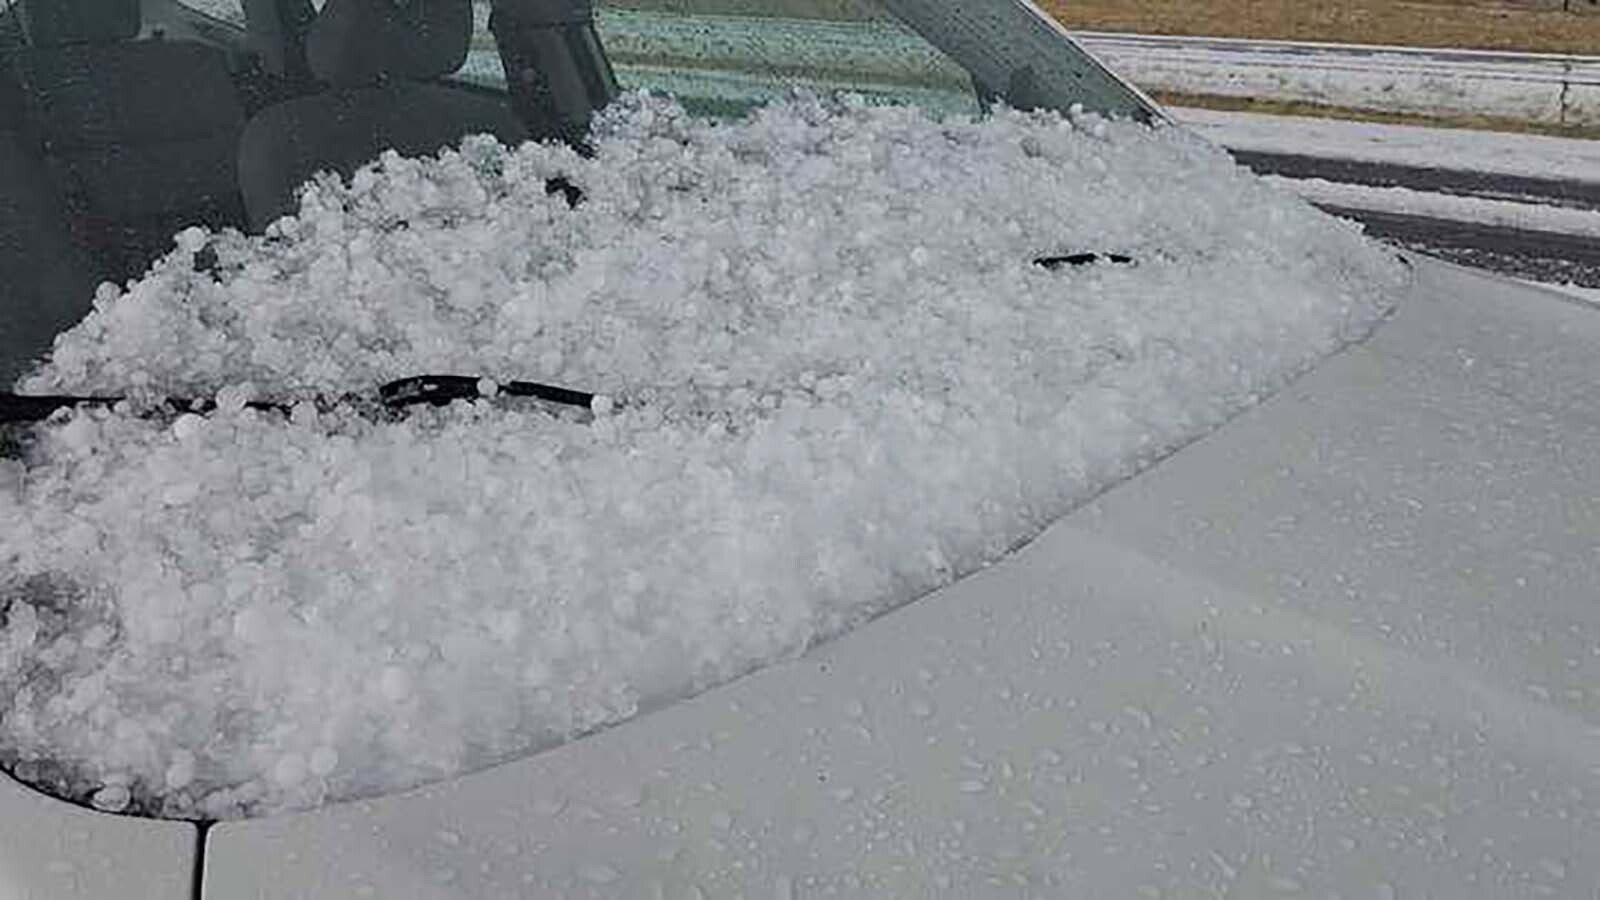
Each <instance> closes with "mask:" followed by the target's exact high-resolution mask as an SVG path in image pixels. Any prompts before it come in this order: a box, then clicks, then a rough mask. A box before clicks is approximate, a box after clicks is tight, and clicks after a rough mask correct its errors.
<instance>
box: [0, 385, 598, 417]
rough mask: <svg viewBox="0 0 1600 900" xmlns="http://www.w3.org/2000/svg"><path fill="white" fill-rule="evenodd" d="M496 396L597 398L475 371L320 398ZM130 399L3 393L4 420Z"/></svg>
mask: <svg viewBox="0 0 1600 900" xmlns="http://www.w3.org/2000/svg"><path fill="white" fill-rule="evenodd" d="M493 397H524V398H530V399H534V400H543V401H545V402H547V403H557V404H561V405H563V406H575V407H579V408H581V409H590V408H592V406H593V404H594V399H595V395H594V394H591V393H588V392H587V391H578V390H573V389H571V388H565V387H559V386H556V385H551V384H540V383H539V382H535V381H508V382H503V383H502V382H496V381H493V380H492V379H485V378H476V377H473V376H470V375H417V376H413V377H411V378H401V379H399V380H397V381H391V382H389V383H388V384H385V385H382V386H381V387H379V388H378V391H377V395H376V397H370V396H363V395H361V394H344V395H341V396H339V397H335V398H331V399H330V398H320V399H318V400H317V401H316V402H318V403H319V404H321V405H338V404H340V403H345V404H360V403H372V402H373V401H374V400H376V401H377V403H378V404H379V405H380V406H382V407H383V408H384V409H388V410H393V411H397V412H398V411H401V410H404V409H406V408H407V407H411V406H417V405H420V404H424V403H426V404H429V405H431V406H445V405H448V404H450V403H453V402H455V401H457V400H481V399H489V398H493ZM126 399H128V398H125V397H89V396H73V395H66V394H54V395H30V394H13V393H0V424H12V425H14V424H25V423H30V422H42V421H44V420H45V419H48V418H50V416H52V415H54V414H55V413H56V412H57V411H58V410H63V409H74V408H77V407H80V406H88V407H101V408H109V407H113V406H116V405H117V404H118V403H122V402H123V401H124V400H126ZM244 405H245V407H246V408H247V409H253V410H257V411H260V412H275V413H282V414H284V415H289V414H290V412H292V411H293V409H294V406H295V404H294V403H292V402H281V401H271V400H252V401H248V402H246V403H245V404H244ZM154 407H155V409H156V410H162V409H165V410H167V411H169V412H175V413H185V412H191V413H199V414H201V415H206V414H209V413H212V412H215V411H216V409H217V402H216V400H214V399H210V398H206V399H184V398H177V397H168V398H165V399H163V400H161V401H159V402H158V403H156V404H154Z"/></svg>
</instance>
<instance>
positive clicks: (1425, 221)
mask: <svg viewBox="0 0 1600 900" xmlns="http://www.w3.org/2000/svg"><path fill="white" fill-rule="evenodd" d="M1231 152H1232V153H1233V156H1234V158H1235V159H1237V160H1238V161H1239V162H1240V163H1242V164H1244V165H1246V166H1248V167H1250V168H1251V169H1253V170H1254V171H1256V172H1259V173H1261V174H1263V175H1279V176H1282V177H1285V178H1322V179H1326V180H1328V181H1336V182H1342V183H1345V184H1360V185H1368V186H1371V187H1403V188H1410V189H1411V190H1416V191H1428V192H1431V193H1439V194H1451V195H1454V196H1460V197H1478V198H1483V199H1490V200H1509V201H1514V202H1518V203H1525V204H1529V205H1534V206H1555V207H1563V208H1567V209H1583V210H1594V211H1596V212H1600V182H1588V181H1566V180H1561V179H1554V178H1534V177H1528V176H1521V175H1500V174H1494V173H1486V172H1471V171H1464V170H1458V169H1447V168H1424V167H1419V166H1403V165H1391V164H1387V163H1374V162H1361V161H1353V160H1341V159H1321V158H1317V157H1312V156H1301V155H1295V154H1277V153H1259V152H1253V151H1244V150H1235V151H1231ZM1323 208H1324V209H1326V210H1328V212H1330V213H1333V214H1334V215H1338V216H1342V217H1345V218H1352V219H1356V220H1357V221H1360V222H1361V223H1363V224H1364V225H1365V226H1366V228H1367V232H1368V233H1369V234H1372V235H1374V236H1376V237H1378V238H1381V239H1384V240H1387V241H1389V242H1391V243H1393V244H1396V245H1397V246H1401V247H1404V248H1406V249H1408V250H1412V251H1416V252H1419V253H1427V254H1431V255H1433V256H1438V257H1442V258H1444V259H1447V260H1450V261H1451V262H1456V263H1461V264H1463V265H1469V266H1475V267H1478V268H1483V269H1490V270H1493V271H1496V272H1501V273H1503V274H1506V275H1511V276H1513V277H1516V278H1526V279H1530V280H1535V281H1557V282H1572V283H1574V284H1578V285H1582V286H1584V287H1600V241H1596V240H1595V239H1594V238H1593V237H1591V236H1588V235H1573V234H1566V233H1562V232H1556V231H1531V230H1524V229H1517V228H1504V227H1497V226H1491V225H1484V224H1480V223H1476V222H1462V221H1454V220H1447V219H1436V218H1431V217H1427V216H1419V215H1410V214H1405V213H1398V212H1391V211H1375V210H1364V209H1355V208H1351V207H1345V206H1330V205H1324V206H1323Z"/></svg>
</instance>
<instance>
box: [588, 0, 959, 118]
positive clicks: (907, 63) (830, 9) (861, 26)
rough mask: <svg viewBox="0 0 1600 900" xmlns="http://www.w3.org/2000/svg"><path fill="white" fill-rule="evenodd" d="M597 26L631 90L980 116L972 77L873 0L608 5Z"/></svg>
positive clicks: (674, 0) (706, 109)
mask: <svg viewBox="0 0 1600 900" xmlns="http://www.w3.org/2000/svg"><path fill="white" fill-rule="evenodd" d="M597 7H598V8H597V10H596V25H597V26H598V29H599V32H600V37H601V40H602V42H603V43H604V44H605V48H606V55H607V56H608V57H609V58H610V60H611V65H612V68H613V70H614V71H615V72H616V76H617V82H618V84H619V85H620V86H621V87H622V88H623V89H624V90H632V89H639V88H646V89H649V90H652V91H661V92H669V93H672V94H674V95H676V96H677V97H678V98H679V100H680V101H681V102H682V103H683V104H684V106H685V107H687V108H689V109H691V110H693V111H695V112H698V113H702V114H705V115H713V116H736V115H741V114H743V113H744V112H746V111H747V110H749V109H750V108H751V107H753V106H756V105H759V104H761V103H764V102H767V101H769V100H772V99H774V98H777V97H782V96H784V95H785V94H787V93H788V92H789V91H791V90H793V89H796V88H801V89H810V90H815V91H818V92H823V93H826V92H830V91H837V90H847V91H852V92H856V93H860V94H862V95H864V96H866V97H867V98H868V99H877V100H880V101H883V102H893V103H910V104H915V105H918V106H923V107H926V108H929V109H933V110H936V111H939V112H947V113H948V112H955V113H973V112H977V111H978V110H979V104H978V97H977V92H976V91H975V90H974V88H973V84H972V79H971V77H970V76H969V75H968V74H967V72H966V70H965V69H963V68H962V67H961V66H959V65H957V64H956V63H955V62H954V61H953V60H951V59H950V58H949V57H948V56H946V55H945V54H944V53H942V52H941V51H939V50H938V49H937V48H935V47H933V46H932V45H931V44H929V43H928V42H927V41H925V40H923V39H922V38H921V37H920V36H918V35H917V34H916V33H915V32H913V31H911V30H910V29H908V28H906V27H905V26H904V25H902V24H900V22H899V21H898V20H896V19H895V18H894V17H893V16H892V15H890V14H889V13H888V12H887V11H886V10H885V9H884V8H883V7H881V6H880V5H879V4H878V3H877V2H875V0H600V2H599V3H598V4H597Z"/></svg>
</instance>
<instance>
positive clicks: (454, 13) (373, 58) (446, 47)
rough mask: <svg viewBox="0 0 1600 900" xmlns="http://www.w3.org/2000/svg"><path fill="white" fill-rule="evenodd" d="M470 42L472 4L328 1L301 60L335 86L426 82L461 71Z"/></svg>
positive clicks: (452, 0)
mask: <svg viewBox="0 0 1600 900" xmlns="http://www.w3.org/2000/svg"><path fill="white" fill-rule="evenodd" d="M471 40H472V5H471V0H328V2H327V4H326V5H324V6H323V7H322V12H321V13H320V14H319V15H318V16H317V19H316V21H314V22H312V23H311V31H310V33H309V34H307V35H306V60H307V61H308V62H309V63H310V64H311V73H312V74H313V75H315V76H316V77H317V78H319V79H321V80H323V81H326V82H328V83H329V84H331V85H333V86H334V87H360V86H362V85H370V84H375V83H377V82H380V81H385V80H400V79H409V80H414V81H427V80H430V79H433V78H438V77H439V76H441V75H448V74H450V73H451V72H454V71H456V70H457V69H459V68H461V64H462V63H463V62H465V61H466V59H467V46H468V44H469V43H470V42H471Z"/></svg>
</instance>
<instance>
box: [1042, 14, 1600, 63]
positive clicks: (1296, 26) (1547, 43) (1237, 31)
mask: <svg viewBox="0 0 1600 900" xmlns="http://www.w3.org/2000/svg"><path fill="white" fill-rule="evenodd" d="M1041 2H1042V5H1043V6H1044V8H1045V9H1046V10H1047V11H1049V12H1050V13H1051V14H1052V15H1054V16H1055V17H1056V18H1057V19H1059V20H1060V21H1061V23H1062V24H1064V25H1066V26H1067V27H1068V28H1082V29H1091V30H1102V31H1134V32H1142V33H1145V34H1195V35H1210V36H1215V37H1241V38H1271V39H1279V40H1299V41H1332V42H1336V43H1360V44H1400V45H1406V46H1413V47H1466V48H1477V49H1484V50H1520V51H1528V52H1537V53H1576V54H1585V55H1600V13H1574V12H1566V11H1563V10H1562V9H1561V8H1560V5H1561V4H1560V0H1498V2H1496V0H1409V2H1397V0H1041ZM1573 2H1574V3H1578V2H1582V3H1588V0H1573Z"/></svg>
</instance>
